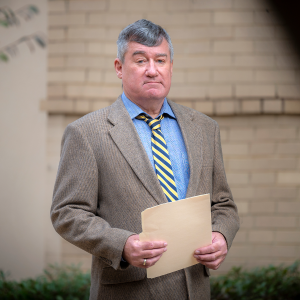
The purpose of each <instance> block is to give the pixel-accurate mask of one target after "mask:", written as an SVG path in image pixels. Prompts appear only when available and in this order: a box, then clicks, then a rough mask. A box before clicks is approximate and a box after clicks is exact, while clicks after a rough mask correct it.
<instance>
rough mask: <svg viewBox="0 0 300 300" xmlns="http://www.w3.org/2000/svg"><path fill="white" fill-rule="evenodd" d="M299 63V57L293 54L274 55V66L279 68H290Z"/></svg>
mask: <svg viewBox="0 0 300 300" xmlns="http://www.w3.org/2000/svg"><path fill="white" fill-rule="evenodd" d="M298 64H299V58H298V56H295V55H278V56H276V66H278V67H280V68H289V69H292V68H294V67H295V65H298Z"/></svg>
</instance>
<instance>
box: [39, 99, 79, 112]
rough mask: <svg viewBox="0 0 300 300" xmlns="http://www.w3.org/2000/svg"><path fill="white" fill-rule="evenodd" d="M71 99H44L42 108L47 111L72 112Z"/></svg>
mask: <svg viewBox="0 0 300 300" xmlns="http://www.w3.org/2000/svg"><path fill="white" fill-rule="evenodd" d="M73 104H74V103H73V101H72V100H49V101H45V103H44V105H43V108H44V109H45V110H46V111H48V112H49V113H70V112H73V106H74V105H73Z"/></svg>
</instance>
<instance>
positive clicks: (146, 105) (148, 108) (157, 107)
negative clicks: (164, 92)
mask: <svg viewBox="0 0 300 300" xmlns="http://www.w3.org/2000/svg"><path fill="white" fill-rule="evenodd" d="M126 97H127V96H126ZM127 98H128V97H127ZM128 99H130V98H128ZM164 100H165V99H162V100H157V99H154V100H151V99H148V100H147V101H143V100H142V101H138V100H132V99H130V101H132V102H133V103H134V104H136V105H137V106H138V107H140V108H141V109H142V110H143V111H144V112H145V113H147V114H148V115H149V116H150V117H151V118H152V119H155V118H156V117H157V116H158V115H159V113H160V111H161V108H162V106H163V104H164Z"/></svg>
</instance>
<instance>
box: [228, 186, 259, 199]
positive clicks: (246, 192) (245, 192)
mask: <svg viewBox="0 0 300 300" xmlns="http://www.w3.org/2000/svg"><path fill="white" fill-rule="evenodd" d="M231 190H232V194H233V197H234V199H235V200H236V199H238V200H241V199H242V200H245V199H252V198H253V196H254V189H253V188H252V187H232V189H231Z"/></svg>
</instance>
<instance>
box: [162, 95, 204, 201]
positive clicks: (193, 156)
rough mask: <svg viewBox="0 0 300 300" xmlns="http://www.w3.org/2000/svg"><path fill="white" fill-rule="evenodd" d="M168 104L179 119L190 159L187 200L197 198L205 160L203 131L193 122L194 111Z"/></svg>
mask: <svg viewBox="0 0 300 300" xmlns="http://www.w3.org/2000/svg"><path fill="white" fill-rule="evenodd" d="M168 103H169V104H170V106H171V108H172V110H173V112H174V114H175V116H176V118H177V122H178V124H179V127H180V129H181V133H182V136H183V139H184V143H185V147H186V150H187V153H188V158H189V165H190V180H189V185H188V189H187V193H186V198H188V197H192V196H196V193H197V187H198V186H199V179H200V173H201V168H202V160H203V155H202V150H203V146H202V143H203V135H202V129H201V127H199V126H196V124H195V122H194V121H193V119H194V118H195V113H194V112H193V111H191V110H188V109H183V108H182V106H180V105H178V104H176V103H174V102H172V101H170V100H168Z"/></svg>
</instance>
